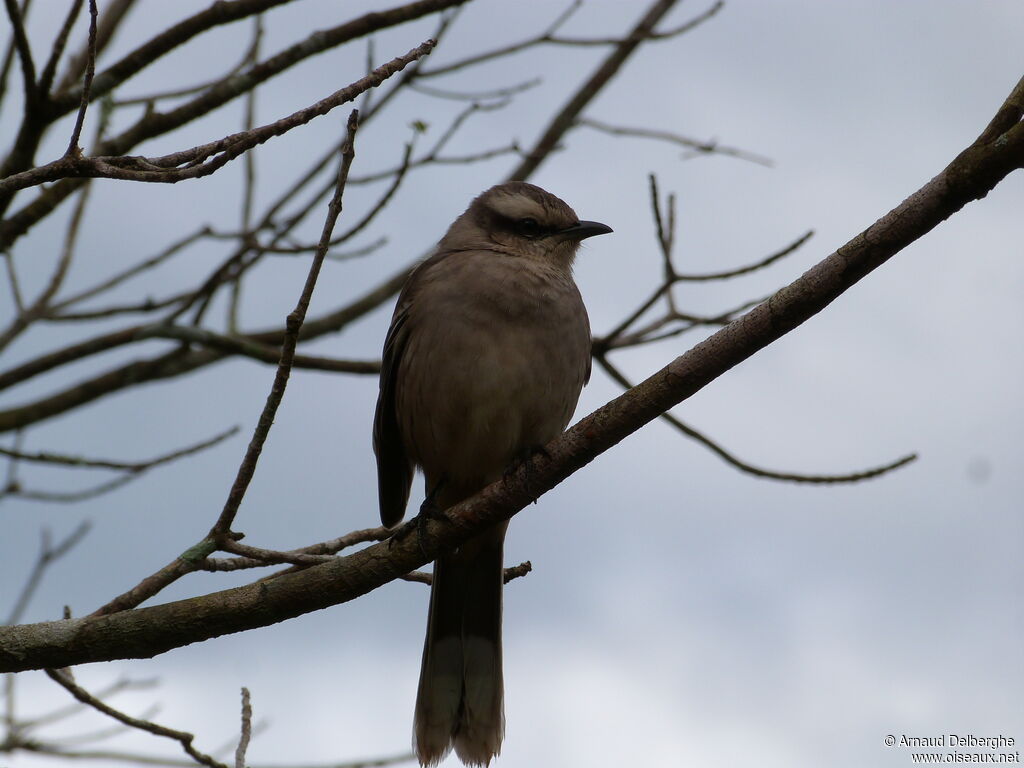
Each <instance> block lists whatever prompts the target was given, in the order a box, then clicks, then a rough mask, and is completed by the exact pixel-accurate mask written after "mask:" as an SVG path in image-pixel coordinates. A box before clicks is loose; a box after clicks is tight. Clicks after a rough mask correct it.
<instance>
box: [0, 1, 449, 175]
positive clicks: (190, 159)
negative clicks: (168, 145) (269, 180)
mask: <svg viewBox="0 0 1024 768" xmlns="http://www.w3.org/2000/svg"><path fill="white" fill-rule="evenodd" d="M12 1H13V0H12ZM90 2H94V0H90ZM434 45H435V42H434V41H433V40H427V41H425V42H424V43H422V44H421V45H419V46H417V47H416V48H413V49H412V50H411V51H409V53H407V54H405V55H404V56H398V57H396V58H394V59H392V60H391V61H389V62H388V63H387V64H384V65H382V66H380V67H378V68H377V69H375V70H374V71H373V72H372V73H370V74H369V75H367V76H366V77H364V78H361V79H359V80H357V81H356V82H354V83H352V84H351V85H349V86H346V87H345V88H342V89H341V90H339V91H336V92H335V93H333V94H331V95H330V96H328V97H327V98H325V99H321V100H320V101H318V102H317V103H316V104H313V105H312V106H309V107H306V108H305V109H300V110H299V111H297V112H294V113H292V114H291V115H289V116H287V117H284V118H281V119H280V120H277V121H275V122H273V123H269V124H267V125H264V126H261V127H259V128H254V129H253V130H251V131H242V132H241V133H235V134H232V135H230V136H225V137H224V138H222V139H218V140H217V141H212V142H209V143H207V144H201V145H199V146H196V147H192V148H191V149H186V150H182V151H180V152H174V153H172V154H170V155H164V156H162V157H151V158H144V157H128V156H100V157H81V156H80V155H75V154H73V153H69V154H67V155H65V156H64V157H62V158H60V159H59V160H55V161H53V162H52V163H47V164H46V165H41V166H38V167H36V168H33V169H31V170H29V171H23V172H21V173H16V174H13V175H11V176H8V177H7V178H5V179H2V180H0V194H5V193H10V192H14V191H16V190H19V189H24V188H26V187H31V186H35V185H37V184H42V183H44V182H48V181H57V180H58V179H64V178H68V177H78V178H83V177H84V178H108V179H121V180H123V181H146V182H158V183H167V184H174V183H177V182H179V181H183V180H185V179H197V178H201V177H203V176H209V175H210V174H212V173H215V172H216V171H218V170H219V169H221V168H222V167H224V166H225V165H226V164H227V163H228V162H230V161H231V160H234V159H235V158H236V157H238V156H239V155H241V154H242V153H244V152H247V151H248V150H250V149H252V148H253V147H255V146H257V145H259V144H262V143H264V142H265V141H267V140H268V139H270V138H273V137H276V136H281V135H283V134H285V133H287V132H288V131H290V130H292V129H294V128H297V127H299V126H300V125H305V124H306V123H308V122H309V121H310V120H313V119H314V118H316V117H320V116H322V115H325V114H327V113H328V112H330V111H331V110H332V109H334V108H335V107H338V106H340V105H342V104H345V103H347V102H350V101H352V100H353V99H355V98H356V97H357V96H358V95H359V94H361V93H363V92H364V91H366V90H368V89H369V88H374V87H376V86H378V85H380V84H381V83H382V82H383V81H384V80H386V79H387V78H388V77H391V75H393V74H394V73H395V72H399V71H401V70H402V69H403V68H404V67H405V66H406V65H407V64H409V63H410V62H412V61H415V60H416V59H418V58H420V57H422V56H425V55H426V54H428V53H429V52H430V50H431V49H432V48H433V47H434ZM76 138H77V137H76Z"/></svg>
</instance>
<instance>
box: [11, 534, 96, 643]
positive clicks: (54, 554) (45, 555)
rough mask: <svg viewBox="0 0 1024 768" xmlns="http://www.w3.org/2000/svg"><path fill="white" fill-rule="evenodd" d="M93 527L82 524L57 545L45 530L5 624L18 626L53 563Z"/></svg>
mask: <svg viewBox="0 0 1024 768" xmlns="http://www.w3.org/2000/svg"><path fill="white" fill-rule="evenodd" d="M91 527H92V523H90V522H89V521H88V520H83V521H82V522H80V523H79V524H78V525H77V526H76V527H75V529H74V530H73V531H71V533H69V534H68V535H67V536H65V537H64V538H63V539H61V540H60V541H59V542H57V544H56V545H54V544H53V542H52V540H51V539H52V537H51V534H50V531H49V530H48V529H46V528H44V529H43V532H42V538H41V541H40V545H39V554H38V555H37V556H36V561H35V563H34V564H33V566H32V570H31V571H30V572H29V575H28V578H27V579H25V584H24V585H23V586H22V588H21V592H19V593H18V598H17V599H16V600H15V601H14V605H13V606H11V611H10V613H9V614H7V619H6V620H5V622H4V623H5V624H7V625H8V626H9V625H12V624H17V623H18V622H19V621H20V620H21V617H22V615H23V614H24V613H25V609H26V608H28V605H29V603H30V602H32V597H33V595H35V591H36V589H37V588H38V587H39V583H40V582H41V581H42V578H43V576H44V575H45V573H46V569H47V568H49V567H50V566H51V565H53V563H54V562H55V561H57V560H59V559H60V558H61V557H63V556H64V555H66V554H67V553H68V552H70V551H71V549H72V548H73V547H74V546H75V545H76V544H78V542H80V541H81V540H82V539H83V538H84V537H85V535H86V534H87V533H88V532H89V529H90V528H91Z"/></svg>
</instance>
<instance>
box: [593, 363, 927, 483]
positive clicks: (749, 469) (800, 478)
mask: <svg viewBox="0 0 1024 768" xmlns="http://www.w3.org/2000/svg"><path fill="white" fill-rule="evenodd" d="M597 362H598V364H599V365H600V366H601V367H602V368H603V369H604V370H605V372H606V373H607V374H608V375H609V376H611V377H612V379H614V380H615V381H616V382H618V383H619V385H621V386H622V387H623V388H624V389H632V388H633V384H632V383H631V382H630V381H629V380H628V379H627V378H626V377H625V376H624V375H623V374H622V372H621V371H620V370H619V369H618V368H616V367H615V366H614V365H612V363H611V362H609V360H608V358H607V357H605V356H604V355H601V356H599V357H597ZM661 418H663V419H664V420H665V421H667V422H668V423H669V424H671V425H672V426H673V427H675V428H676V429H677V430H679V431H680V432H682V433H683V434H684V435H686V436H687V437H690V438H693V439H694V440H696V441H697V442H699V443H700V444H701V445H703V446H705V447H706V448H709V449H710V450H711V451H712V452H713V453H714V454H715V455H717V456H718V457H719V458H721V459H722V460H723V461H725V462H726V463H728V464H730V465H732V466H733V467H735V468H736V469H738V470H740V471H741V472H745V473H746V474H748V475H754V476H755V477H763V478H766V479H769V480H788V481H790V482H793V483H806V484H811V485H832V484H838V483H859V482H861V481H862V480H869V479H871V478H874V477H880V476H881V475H884V474H886V473H888V472H892V471H893V470H896V469H899V468H900V467H902V466H905V465H907V464H909V463H910V462H912V461H914V460H915V459H916V458H917V454H916V453H911V454H909V455H907V456H904V457H902V458H900V459H897V460H896V461H893V462H890V463H889V464H884V465H882V466H880V467H873V468H871V469H864V470H860V471H857V472H850V473H846V474H841V475H809V474H801V473H795V472H776V471H774V470H770V469H762V468H761V467H755V466H754V465H752V464H748V463H747V462H745V461H741V460H740V459H738V458H736V457H735V456H734V455H733V454H731V453H729V452H728V451H726V450H725V449H724V448H722V447H721V446H720V445H718V443H716V442H714V441H713V440H712V439H711V438H709V437H707V436H706V435H703V434H701V433H700V432H698V431H697V430H695V429H694V428H693V427H690V426H688V425H686V424H684V423H683V422H682V421H680V420H679V419H677V418H676V417H675V416H673V415H672V413H671V412H670V411H666V412H665V413H663V414H661Z"/></svg>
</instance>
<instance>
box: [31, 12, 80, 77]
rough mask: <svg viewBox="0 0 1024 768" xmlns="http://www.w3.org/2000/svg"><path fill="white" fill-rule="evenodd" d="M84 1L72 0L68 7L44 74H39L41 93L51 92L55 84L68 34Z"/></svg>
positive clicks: (44, 68)
mask: <svg viewBox="0 0 1024 768" xmlns="http://www.w3.org/2000/svg"><path fill="white" fill-rule="evenodd" d="M82 2H83V0H72V3H71V7H70V8H68V14H67V16H66V17H65V18H64V24H63V25H62V26H61V28H60V31H59V32H58V33H57V37H56V38H54V41H53V47H52V48H51V49H50V58H49V59H47V61H46V65H45V66H44V67H43V71H42V74H40V75H39V91H40V93H43V94H49V92H50V86H52V85H53V77H54V75H55V74H56V72H57V63H58V62H59V61H60V57H61V55H63V53H64V48H65V46H67V43H68V35H69V34H71V28H72V27H73V26H74V25H75V19H77V18H78V14H79V13H80V12H81V10H82Z"/></svg>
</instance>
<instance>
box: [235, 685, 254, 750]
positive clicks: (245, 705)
mask: <svg viewBox="0 0 1024 768" xmlns="http://www.w3.org/2000/svg"><path fill="white" fill-rule="evenodd" d="M251 738H252V705H251V704H250V703H249V689H248V688H242V733H241V735H240V736H239V738H238V749H236V750H235V768H245V753H246V751H248V749H249V739H251Z"/></svg>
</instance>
